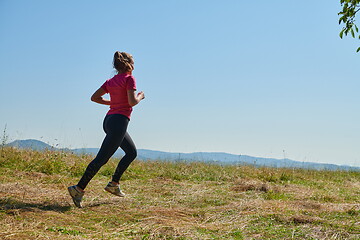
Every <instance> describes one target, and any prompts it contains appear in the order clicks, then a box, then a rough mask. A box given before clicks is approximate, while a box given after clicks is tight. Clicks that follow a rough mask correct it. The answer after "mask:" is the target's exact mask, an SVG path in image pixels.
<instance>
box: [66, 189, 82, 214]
mask: <svg viewBox="0 0 360 240" xmlns="http://www.w3.org/2000/svg"><path fill="white" fill-rule="evenodd" d="M68 191H69V193H70V196H71V197H72V200H73V202H74V204H75V206H77V207H78V208H81V200H82V198H83V196H84V193H83V192H80V191H79V190H77V189H76V185H74V186H71V187H68Z"/></svg>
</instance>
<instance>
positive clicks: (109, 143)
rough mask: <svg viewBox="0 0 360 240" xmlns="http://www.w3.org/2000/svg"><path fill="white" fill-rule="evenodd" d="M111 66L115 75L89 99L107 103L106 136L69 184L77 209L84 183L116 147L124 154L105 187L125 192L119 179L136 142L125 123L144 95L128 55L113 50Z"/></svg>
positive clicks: (131, 157)
mask: <svg viewBox="0 0 360 240" xmlns="http://www.w3.org/2000/svg"><path fill="white" fill-rule="evenodd" d="M113 65H114V68H115V69H116V71H117V74H116V75H115V76H114V77H113V78H111V79H109V80H107V81H106V82H105V83H104V84H103V85H102V86H101V87H100V88H99V89H98V90H97V91H96V92H95V93H94V94H93V95H92V96H91V101H94V102H96V103H99V104H104V105H110V110H109V111H108V113H107V114H106V117H105V119H104V123H103V128H104V131H105V133H106V137H105V139H104V141H103V143H102V145H101V148H100V150H99V152H98V154H97V156H96V157H95V159H94V160H93V161H92V162H91V163H90V164H89V165H88V167H87V168H86V170H85V173H84V175H83V176H82V178H81V179H80V181H79V182H78V184H77V185H74V186H70V187H68V190H69V193H70V196H71V197H72V199H73V201H74V204H75V205H76V206H77V207H79V208H81V200H82V197H83V196H84V193H85V191H84V190H85V188H86V186H87V184H88V183H89V182H90V180H91V179H92V178H93V177H94V176H95V174H96V173H97V172H98V171H99V169H100V168H101V167H102V166H103V165H104V164H105V163H107V162H108V160H109V159H110V157H111V156H112V155H113V154H114V153H115V151H116V150H117V149H118V148H119V147H121V149H122V150H124V152H125V156H124V157H123V158H122V159H121V160H120V162H119V164H118V166H117V168H116V170H115V173H114V175H113V176H112V181H111V182H109V183H108V184H107V186H106V187H105V190H106V191H108V192H110V193H112V194H114V195H116V196H119V197H124V196H125V194H124V193H123V192H122V191H121V190H120V187H119V181H120V178H121V176H122V174H123V173H124V172H125V170H126V169H127V168H128V167H129V165H130V163H131V162H132V161H133V160H134V159H135V158H136V154H137V152H136V147H135V144H134V142H133V141H132V139H131V137H130V135H129V134H128V133H127V126H128V124H129V121H130V115H131V112H132V107H133V106H135V105H137V104H138V103H139V102H140V101H141V100H143V99H144V98H145V95H144V93H143V92H139V93H136V82H135V78H134V77H133V76H132V71H133V70H134V60H133V57H132V56H131V55H130V54H128V53H125V52H115V54H114V61H113ZM106 93H109V94H110V100H107V99H104V98H103V95H105V94H106Z"/></svg>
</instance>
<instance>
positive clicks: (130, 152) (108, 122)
mask: <svg viewBox="0 0 360 240" xmlns="http://www.w3.org/2000/svg"><path fill="white" fill-rule="evenodd" d="M128 124H129V119H128V118H127V117H125V116H124V115H121V114H111V115H107V116H106V117H105V119H104V124H103V127H104V131H105V133H106V137H105V139H104V141H103V143H102V145H101V148H100V150H99V152H98V154H97V155H96V157H95V159H94V160H93V161H91V163H90V164H89V165H88V167H87V168H86V170H85V173H84V175H83V176H82V178H81V179H80V181H79V183H78V184H77V186H78V187H80V188H81V189H85V188H86V186H87V184H88V183H89V182H90V180H91V179H92V178H93V177H94V176H95V174H96V173H97V172H98V171H99V170H100V168H101V167H102V166H103V165H104V164H105V163H107V162H108V160H109V159H110V157H111V156H112V155H113V154H114V153H115V152H116V150H117V149H118V148H119V147H121V149H122V150H124V152H125V156H124V157H123V158H122V159H121V160H120V162H119V164H118V166H117V168H116V170H115V173H114V175H113V176H112V181H114V182H119V181H120V178H121V176H122V174H123V173H124V172H125V170H126V169H127V168H128V167H129V165H130V163H131V162H132V161H133V160H134V159H135V158H136V155H137V152H136V147H135V144H134V142H133V141H132V139H131V137H130V135H129V134H128V133H127V132H126V129H127V126H128Z"/></svg>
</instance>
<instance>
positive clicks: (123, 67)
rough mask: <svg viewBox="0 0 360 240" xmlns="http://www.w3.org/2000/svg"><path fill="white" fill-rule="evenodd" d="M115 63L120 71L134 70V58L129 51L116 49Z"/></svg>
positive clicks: (115, 66)
mask: <svg viewBox="0 0 360 240" xmlns="http://www.w3.org/2000/svg"><path fill="white" fill-rule="evenodd" d="M113 65H114V68H115V69H116V71H118V72H119V73H125V72H131V71H132V70H134V59H133V57H132V56H131V54H129V53H126V52H119V51H116V52H115V54H114V61H113Z"/></svg>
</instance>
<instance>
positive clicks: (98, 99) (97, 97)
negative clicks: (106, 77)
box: [91, 88, 110, 105]
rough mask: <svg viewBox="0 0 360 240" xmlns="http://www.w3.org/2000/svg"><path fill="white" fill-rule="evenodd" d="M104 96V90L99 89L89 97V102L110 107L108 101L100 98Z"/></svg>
mask: <svg viewBox="0 0 360 240" xmlns="http://www.w3.org/2000/svg"><path fill="white" fill-rule="evenodd" d="M105 94H106V92H105V90H104V89H103V88H99V89H98V90H96V92H94V94H93V95H92V96H91V101H93V102H96V103H99V104H104V105H110V100H107V99H104V98H103V97H102V96H103V95H105Z"/></svg>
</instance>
